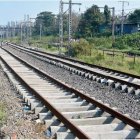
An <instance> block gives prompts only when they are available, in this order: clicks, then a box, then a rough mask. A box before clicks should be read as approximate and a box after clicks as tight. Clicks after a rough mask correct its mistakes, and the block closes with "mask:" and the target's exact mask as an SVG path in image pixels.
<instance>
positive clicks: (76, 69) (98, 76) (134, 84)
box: [7, 43, 140, 96]
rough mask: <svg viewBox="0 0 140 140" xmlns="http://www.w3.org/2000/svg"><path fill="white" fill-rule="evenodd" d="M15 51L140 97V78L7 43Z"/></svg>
mask: <svg viewBox="0 0 140 140" xmlns="http://www.w3.org/2000/svg"><path fill="white" fill-rule="evenodd" d="M7 44H8V45H9V46H10V47H12V48H14V49H20V51H21V50H22V51H24V52H25V53H29V54H30V55H34V57H36V58H38V59H42V60H44V58H45V60H44V61H46V62H47V63H51V64H53V65H55V66H58V67H61V68H64V69H67V70H68V71H71V72H73V73H75V74H77V75H80V76H84V77H86V78H88V79H92V80H95V81H98V82H101V83H105V84H107V85H112V86H113V87H115V88H116V89H121V90H123V91H125V92H128V93H132V94H134V95H136V96H139V95H140V90H139V89H140V76H137V75H133V74H129V73H124V72H120V71H117V70H112V69H109V68H105V67H101V66H96V65H91V64H87V63H84V62H81V61H77V60H74V59H70V58H65V57H62V56H58V55H54V54H49V53H46V52H41V51H37V50H33V49H32V50H31V49H28V48H25V47H21V46H18V45H14V44H11V43H7Z"/></svg>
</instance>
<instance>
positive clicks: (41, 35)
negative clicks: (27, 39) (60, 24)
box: [40, 23, 42, 41]
mask: <svg viewBox="0 0 140 140" xmlns="http://www.w3.org/2000/svg"><path fill="white" fill-rule="evenodd" d="M41 37H42V24H41V23H40V41H41Z"/></svg>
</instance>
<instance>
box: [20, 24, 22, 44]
mask: <svg viewBox="0 0 140 140" xmlns="http://www.w3.org/2000/svg"><path fill="white" fill-rule="evenodd" d="M20 41H21V44H22V22H21V23H20Z"/></svg>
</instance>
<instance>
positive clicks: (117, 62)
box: [77, 50, 140, 75]
mask: <svg viewBox="0 0 140 140" xmlns="http://www.w3.org/2000/svg"><path fill="white" fill-rule="evenodd" d="M77 58H78V59H80V60H82V61H84V62H87V63H90V64H96V65H100V66H104V67H107V68H112V69H115V70H119V71H123V72H127V73H132V74H136V75H140V58H139V57H137V58H136V60H135V63H134V58H133V57H123V56H114V57H113V56H109V55H106V54H104V55H103V54H102V53H100V52H98V51H97V50H92V55H91V56H84V55H78V56H77Z"/></svg>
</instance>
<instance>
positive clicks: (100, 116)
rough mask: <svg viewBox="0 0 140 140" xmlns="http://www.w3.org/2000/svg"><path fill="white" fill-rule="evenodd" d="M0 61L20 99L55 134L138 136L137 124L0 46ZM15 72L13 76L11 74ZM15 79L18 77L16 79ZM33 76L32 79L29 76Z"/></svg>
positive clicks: (127, 137)
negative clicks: (14, 83) (15, 84)
mask: <svg viewBox="0 0 140 140" xmlns="http://www.w3.org/2000/svg"><path fill="white" fill-rule="evenodd" d="M0 56H1V60H2V62H1V65H2V66H3V68H4V67H6V68H5V69H6V70H5V71H8V72H7V73H9V77H12V79H13V80H12V81H14V82H15V81H16V82H17V83H18V84H17V86H16V87H17V89H18V90H19V92H20V93H21V94H22V96H23V99H24V100H25V102H27V104H28V105H29V106H30V107H31V109H32V110H35V113H37V114H38V113H39V118H40V119H41V120H43V121H44V122H45V123H46V125H47V126H50V127H49V128H50V129H49V130H50V132H51V135H52V136H53V135H55V136H56V138H76V137H77V138H93V139H103V138H104V139H105V138H114V139H129V138H140V134H139V131H140V124H139V123H138V122H137V121H135V120H132V119H130V118H129V117H127V116H125V115H123V114H121V113H119V112H117V109H115V108H114V109H113V108H110V107H109V106H108V105H104V104H102V103H101V102H99V101H96V100H95V99H93V98H91V97H89V96H88V95H85V94H83V93H81V92H80V91H78V90H76V89H74V88H72V87H70V86H68V85H66V84H64V83H62V82H60V81H59V80H57V79H54V78H53V77H51V76H49V75H47V73H46V72H44V71H41V70H39V69H38V68H36V67H35V66H32V65H31V64H29V63H28V62H25V61H24V60H22V59H21V58H19V57H17V56H15V55H12V54H10V53H9V52H5V51H4V50H0ZM13 73H14V75H15V76H16V78H15V77H14V76H11V75H12V74H13ZM17 79H18V81H17ZM31 79H32V80H31Z"/></svg>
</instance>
